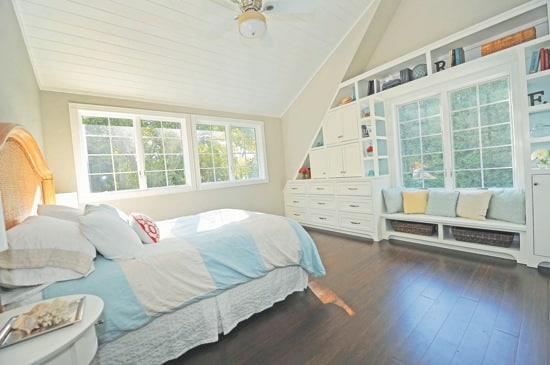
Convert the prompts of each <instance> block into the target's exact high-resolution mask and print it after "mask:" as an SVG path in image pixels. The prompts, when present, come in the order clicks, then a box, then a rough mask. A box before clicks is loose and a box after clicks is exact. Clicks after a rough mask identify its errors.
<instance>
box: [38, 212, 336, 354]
mask: <svg viewBox="0 0 550 365" xmlns="http://www.w3.org/2000/svg"><path fill="white" fill-rule="evenodd" d="M157 223H158V225H159V228H160V232H161V240H160V242H159V243H158V244H149V245H145V247H144V248H145V249H144V250H143V254H142V255H140V257H139V258H137V259H132V260H126V261H112V260H107V259H105V258H103V257H102V256H100V255H98V257H97V258H96V260H95V271H94V272H92V273H91V274H90V275H88V276H87V277H85V278H81V279H76V280H70V281H65V282H58V283H54V284H52V285H51V286H49V287H47V288H46V289H45V290H44V296H45V298H51V297H56V296H61V295H69V294H93V295H97V296H99V297H101V298H102V299H103V301H104V303H105V308H104V312H103V317H104V326H103V328H102V329H98V338H99V342H100V344H101V343H103V342H107V341H110V340H113V339H115V338H117V337H118V336H120V335H122V334H123V333H124V332H126V331H130V330H132V329H135V328H138V327H141V326H143V325H144V324H146V323H147V322H149V321H150V320H151V319H153V318H154V317H155V316H158V315H160V314H162V313H167V312H170V311H173V310H175V309H177V308H180V307H182V306H185V305H187V304H189V303H192V302H194V301H196V300H200V299H202V298H205V297H209V296H213V295H216V294H217V293H219V292H221V291H223V290H226V289H228V288H231V287H234V286H236V285H239V284H241V283H244V282H246V281H249V280H253V279H255V278H259V277H262V276H264V275H265V274H266V273H268V272H269V271H271V270H273V269H276V268H279V267H285V266H298V265H299V266H301V267H302V268H303V269H304V270H306V271H307V272H308V273H309V274H311V275H314V276H322V275H324V274H325V269H324V267H323V264H322V262H321V259H320V257H319V254H318V252H317V248H316V247H315V244H314V242H313V240H312V239H311V237H310V236H309V234H308V233H307V232H306V231H305V230H304V229H303V228H302V227H301V226H300V225H299V224H298V223H296V222H295V221H294V220H292V219H289V218H286V217H281V216H277V215H271V214H263V213H257V212H250V211H244V210H235V209H220V210H214V211H208V212H205V213H201V214H197V215H191V216H184V217H179V218H175V219H171V220H166V221H161V222H157Z"/></svg>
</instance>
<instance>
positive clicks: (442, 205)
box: [426, 190, 458, 217]
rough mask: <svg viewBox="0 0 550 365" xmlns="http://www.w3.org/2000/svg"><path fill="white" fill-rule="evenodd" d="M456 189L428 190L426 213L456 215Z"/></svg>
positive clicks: (444, 215)
mask: <svg viewBox="0 0 550 365" xmlns="http://www.w3.org/2000/svg"><path fill="white" fill-rule="evenodd" d="M457 200H458V191H445V190H430V193H429V195H428V206H427V207H426V214H429V215H439V216H443V217H456V202H457Z"/></svg>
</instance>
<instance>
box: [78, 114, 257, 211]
mask: <svg viewBox="0 0 550 365" xmlns="http://www.w3.org/2000/svg"><path fill="white" fill-rule="evenodd" d="M70 112H71V128H72V129H73V145H74V151H75V162H76V166H77V183H78V190H79V194H80V196H81V197H82V199H83V201H90V200H94V199H95V198H94V197H98V199H100V198H99V196H102V197H103V198H105V197H104V195H105V194H108V195H109V198H115V197H122V196H132V195H135V194H136V193H139V194H143V193H144V192H146V191H147V192H148V193H158V192H166V191H171V189H172V190H173V189H179V190H180V191H181V189H186V190H190V189H193V188H196V187H199V188H200V187H208V188H212V187H216V186H220V184H224V186H226V185H228V184H243V183H246V184H250V183H258V182H264V181H265V180H266V176H267V171H266V168H265V152H264V141H263V124H262V123H261V122H249V121H240V120H228V119H223V118H207V117H198V116H194V117H193V118H192V117H191V116H189V115H179V114H175V113H162V112H152V111H143V110H131V109H123V108H111V107H102V106H90V105H81V104H71V105H70ZM191 120H194V123H193V124H191ZM192 129H193V130H194V134H195V136H194V137H193V135H192V134H189V135H188V132H187V131H188V130H189V131H191V130H192ZM195 137H196V138H195ZM193 165H194V166H197V168H196V171H195V170H193V169H192V168H191V166H193Z"/></svg>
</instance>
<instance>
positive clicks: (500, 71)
mask: <svg viewBox="0 0 550 365" xmlns="http://www.w3.org/2000/svg"><path fill="white" fill-rule="evenodd" d="M507 58H508V57H507ZM483 61H484V60H483V59H482V60H479V61H477V62H479V63H480V64H479V67H478V68H476V70H475V71H473V72H472V73H470V74H468V75H464V74H459V73H456V74H454V73H453V70H452V69H450V70H448V71H445V72H447V74H445V72H443V73H442V75H441V76H443V77H442V78H436V77H434V79H436V80H434V81H433V82H431V83H430V84H429V85H427V86H426V87H424V88H422V89H416V90H415V91H414V92H403V93H399V90H398V89H399V88H395V91H394V92H395V94H392V97H391V98H389V99H388V100H387V105H388V106H389V110H390V116H389V117H390V118H391V119H392V120H393V123H391V129H392V132H393V134H394V135H395V138H396V139H395V140H396V143H395V144H394V145H393V148H392V149H393V151H394V153H395V156H399V157H398V158H396V159H395V160H396V161H395V162H394V163H393V164H392V166H391V168H392V171H395V174H392V175H394V176H396V181H395V183H396V184H398V185H402V184H403V181H402V178H401V172H402V166H401V157H400V146H399V126H398V123H397V106H398V105H403V104H407V103H410V102H414V101H416V100H420V99H424V98H427V97H430V96H435V95H439V96H440V100H441V120H442V132H443V158H444V164H445V165H444V167H445V189H454V166H453V165H452V158H453V157H452V156H453V155H452V154H453V151H452V143H451V125H450V110H449V93H450V92H452V91H454V90H459V89H463V88H467V87H469V86H474V85H479V84H482V83H484V82H488V81H492V80H496V79H499V78H504V77H507V78H508V79H509V88H510V103H511V105H510V107H511V114H510V117H511V130H512V169H513V186H514V188H520V189H521V188H524V187H525V186H524V181H523V174H524V173H525V168H524V166H523V165H522V163H521V162H522V161H523V160H524V157H523V154H522V152H523V143H524V142H523V137H522V132H521V130H522V126H521V123H522V116H521V113H520V110H519V109H520V108H519V107H518V105H521V101H520V99H519V98H521V97H523V95H521V92H518V91H520V90H521V85H520V82H519V72H520V71H519V69H518V66H517V64H516V62H515V61H513V60H512V59H511V58H509V60H508V61H506V60H503V59H501V60H500V61H499V62H498V64H495V63H494V62H496V61H493V60H491V62H486V63H485V64H484V63H483ZM449 169H450V170H449Z"/></svg>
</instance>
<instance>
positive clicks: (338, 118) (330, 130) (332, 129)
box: [323, 109, 344, 145]
mask: <svg viewBox="0 0 550 365" xmlns="http://www.w3.org/2000/svg"><path fill="white" fill-rule="evenodd" d="M323 137H324V139H325V143H326V144H327V145H329V144H335V143H339V142H341V141H342V139H343V138H344V134H343V131H342V115H341V112H340V109H338V110H333V111H330V112H328V114H327V116H326V118H325V121H324V123H323Z"/></svg>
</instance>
